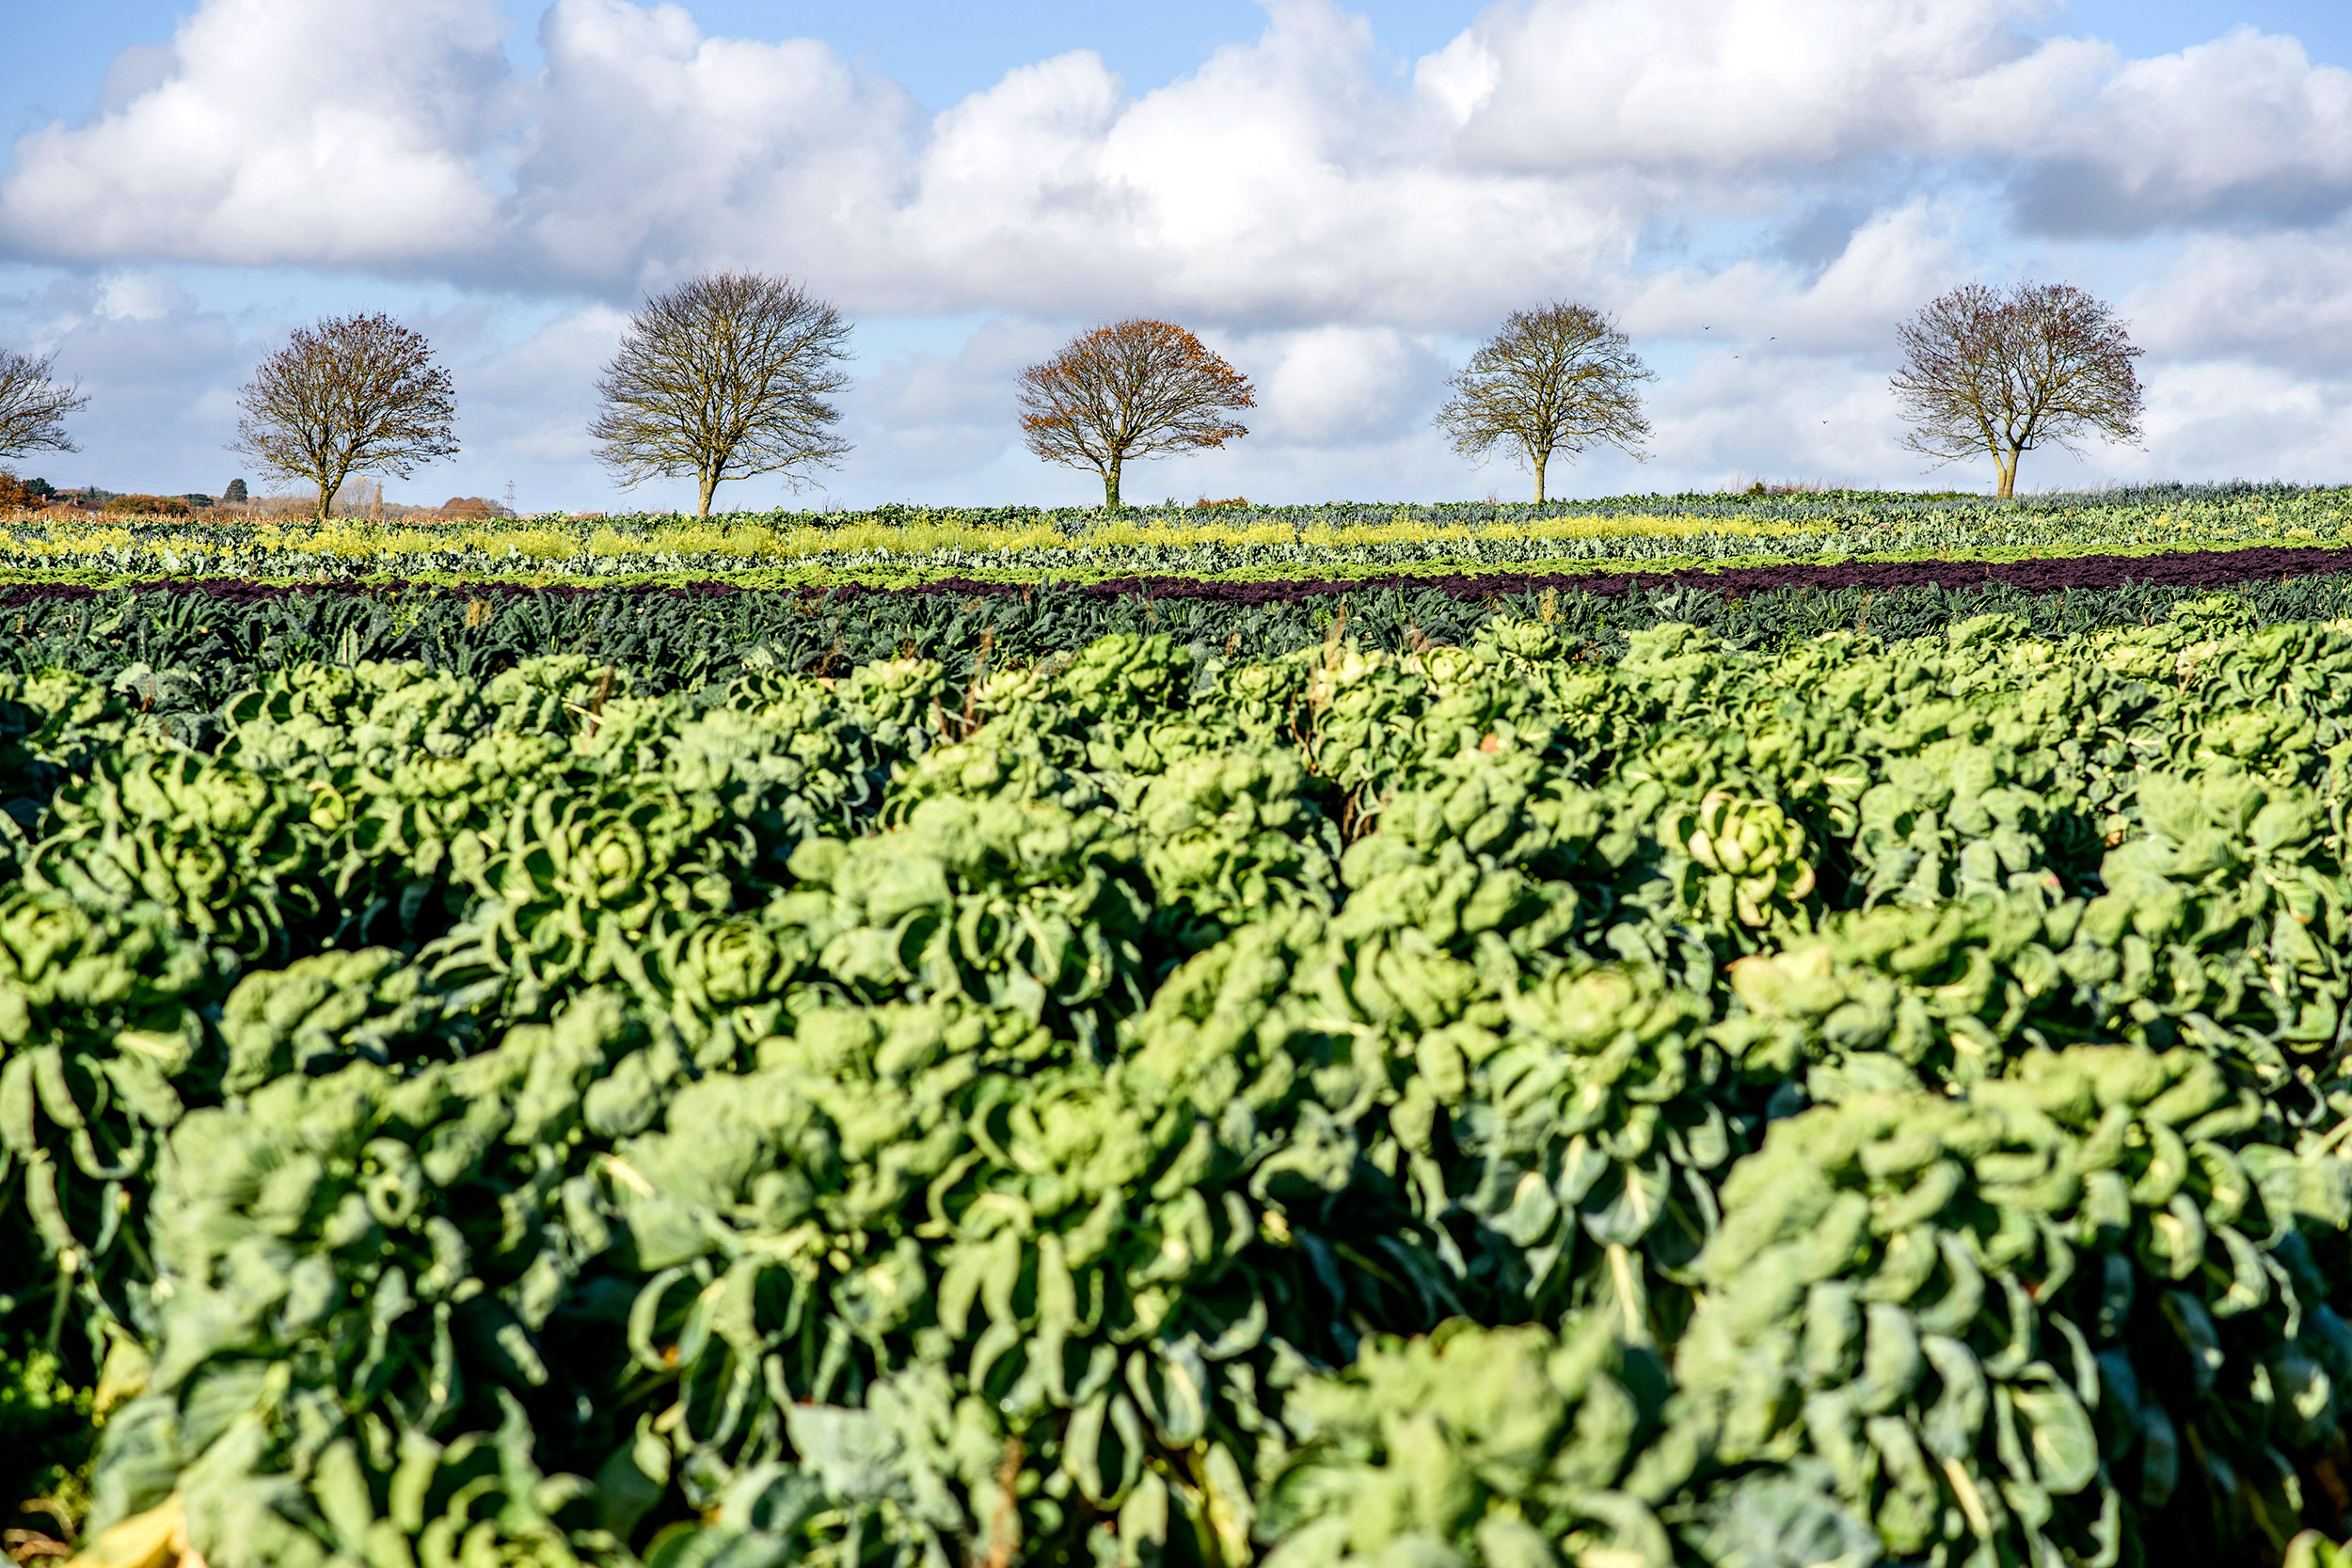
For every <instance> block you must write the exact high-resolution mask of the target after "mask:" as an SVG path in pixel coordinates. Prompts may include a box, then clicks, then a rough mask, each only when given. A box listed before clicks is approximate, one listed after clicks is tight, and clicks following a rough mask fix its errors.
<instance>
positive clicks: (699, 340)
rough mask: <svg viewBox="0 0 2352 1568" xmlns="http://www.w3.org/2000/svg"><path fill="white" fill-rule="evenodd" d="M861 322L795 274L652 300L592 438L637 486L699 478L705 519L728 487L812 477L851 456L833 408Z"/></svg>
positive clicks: (694, 282)
mask: <svg viewBox="0 0 2352 1568" xmlns="http://www.w3.org/2000/svg"><path fill="white" fill-rule="evenodd" d="M849 341H850V324H849V322H848V321H847V320H846V319H844V318H843V316H842V314H841V312H840V311H838V310H836V309H834V308H833V307H832V306H830V305H828V304H826V303H825V302H824V301H822V300H820V299H818V298H816V297H815V296H814V295H812V294H810V293H808V292H807V291H806V290H804V289H803V288H802V287H801V286H800V285H799V284H798V283H795V282H793V281H792V280H791V279H790V278H788V277H768V276H766V275H764V274H760V273H740V272H722V273H713V274H711V275H709V276H707V277H696V278H691V279H689V280H688V281H686V282H684V283H681V284H679V285H678V286H677V287H676V288H675V289H672V290H671V291H670V292H669V293H664V294H659V295H653V296H649V297H648V298H647V299H646V301H645V304H644V309H640V310H639V311H638V312H637V314H636V315H634V316H632V317H631V318H630V319H629V324H628V329H627V330H626V331H625V332H623V333H622V334H621V352H620V353H619V354H618V355H617V356H614V358H613V360H612V363H611V364H609V365H607V366H606V367H605V368H604V375H603V378H602V379H600V380H599V381H598V382H597V383H596V394H597V396H598V397H600V398H601V399H603V401H604V409H603V411H602V412H601V413H599V414H598V415H597V416H596V422H595V423H594V424H591V425H590V426H589V427H588V434H589V435H591V436H595V437H596V440H597V441H598V442H599V443H601V451H599V452H598V454H597V455H598V456H600V457H601V458H602V459H603V461H604V464H605V466H606V467H609V468H611V469H612V471H613V473H614V474H615V475H616V476H617V477H618V478H619V479H620V481H621V483H622V484H623V485H625V486H628V485H636V484H641V483H644V481H646V480H648V479H652V478H654V477H655V476H656V475H662V476H666V477H670V478H677V477H681V476H684V475H688V474H691V475H692V476H693V478H694V483H695V484H696V486H697V487H698V492H699V494H698V499H697V501H696V505H695V509H694V515H696V516H698V517H707V516H709V515H710V496H711V492H712V491H714V490H716V489H718V487H719V484H720V482H721V481H723V480H728V479H743V478H747V477H749V476H751V475H753V474H771V473H780V474H784V475H785V476H787V478H788V479H789V480H790V481H791V482H792V484H793V486H794V487H795V488H796V489H797V488H798V487H799V485H800V484H801V483H802V479H803V471H804V470H806V469H809V468H816V467H831V466H832V465H833V464H834V463H836V462H838V461H839V460H840V458H841V455H842V454H843V453H844V452H847V451H849V450H850V446H849V443H848V442H846V441H843V440H841V439H839V438H838V437H837V436H834V432H833V426H834V423H835V422H836V421H838V420H839V419H840V418H841V411H840V410H839V409H838V408H836V407H835V406H834V404H831V403H829V402H827V401H826V400H827V399H828V398H830V397H832V396H833V395H834V393H836V392H838V391H840V390H841V389H842V388H844V387H847V386H848V385H849V384H850V378H849V376H848V375H847V374H846V373H845V372H842V371H841V369H840V368H839V366H840V362H841V361H842V360H844V359H847V358H848V357H849V356H850V354H849Z"/></svg>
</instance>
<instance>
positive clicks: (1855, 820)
mask: <svg viewBox="0 0 2352 1568" xmlns="http://www.w3.org/2000/svg"><path fill="white" fill-rule="evenodd" d="M2347 522H2352V496H2347V495H2345V494H2344V493H2342V492H2318V491H2296V490H2284V489H2263V488H2254V487H2239V488H2232V489H2218V490H2165V491H2152V492H2140V493H2129V494H2120V495H2110V496H2106V497H2101V498H2058V499H2050V500H2046V501H2035V502H2029V503H2025V504H2021V505H2015V506H1993V505H1987V504H1983V503H1980V502H1966V501H1952V500H1941V499H1939V500H1929V499H1903V498H1883V497H1880V498H1872V497H1851V496H1818V495H1817V496H1798V497H1767V498H1756V499H1728V498H1715V499H1704V500H1698V499H1690V498H1677V499H1674V500H1672V501H1667V500H1640V501H1629V502H1623V503H1611V504H1607V505H1591V504H1586V505H1584V506H1583V507H1582V508H1581V509H1579V508H1578V507H1573V506H1561V507H1554V508H1551V509H1548V511H1547V513H1546V515H1540V516H1539V515H1535V514H1534V509H1532V508H1469V509H1435V508H1419V509H1413V508H1393V507H1391V508H1370V507H1366V508H1356V509H1341V508H1321V509H1306V508H1300V509H1290V510H1288V511H1284V512H1279V513H1278V512H1273V511H1265V512H1259V513H1250V514H1246V515H1225V514H1217V515H1215V520H1214V521H1210V520H1204V515H1202V514H1196V513H1190V512H1152V513H1146V514H1143V515H1136V516H1131V517H1129V518H1126V519H1123V520H1114V521H1112V522H1110V523H1107V524H1098V523H1095V522H1093V521H1091V520H1089V519H1088V518H1085V517H1083V516H1081V515H1074V514H1073V515H1041V514H1017V515H1016V514H955V515H946V514H927V515H907V514H898V513H894V514H891V515H887V516H883V517H880V518H876V517H862V518H851V519H848V520H834V521H827V522H822V523H819V522H815V521H810V520H807V519H800V520H795V519H792V518H769V519H732V520H727V521H725V522H723V523H722V524H718V525H713V526H709V527H696V526H693V525H689V524H684V523H680V522H676V521H674V520H670V519H586V520H581V521H579V522H565V521H563V520H560V519H548V520H538V521H531V522H518V523H516V524H514V525H512V526H505V525H497V526H490V527H485V528H484V529H481V530H477V531H473V532H470V533H452V532H451V531H425V530H421V529H413V528H411V529H401V528H386V529H369V528H366V527H364V526H362V525H357V524H355V525H351V526H350V527H348V528H342V529H338V530H336V531H331V532H329V533H327V534H325V535H322V534H318V533H315V532H313V531H310V530H309V529H308V528H307V527H306V528H304V529H300V530H292V531H275V530H272V529H269V528H267V527H264V526H253V525H244V524H238V525H233V526H229V527H213V528H207V527H205V526H203V525H191V524H156V525H133V526H128V527H121V528H112V527H107V528H101V527H98V526H96V525H93V524H85V523H80V522H76V521H72V520H65V521H53V520H48V519H31V520H23V521H19V522H16V523H12V524H11V523H5V522H0V568H4V569H5V570H4V571H0V628H5V629H4V631H0V805H4V806H5V812H4V813H0V859H4V860H5V865H6V870H5V873H0V1493H5V1494H6V1495H7V1501H8V1502H13V1501H14V1500H15V1499H16V1498H18V1497H24V1498H38V1499H47V1501H46V1502H45V1503H44V1504H43V1505H42V1506H43V1507H45V1508H48V1509H51V1510H53V1511H54V1513H49V1514H41V1515H38V1516H35V1515H27V1516H25V1522H26V1523H27V1525H28V1527H29V1526H40V1527H41V1528H45V1529H47V1530H49V1531H50V1532H51V1533H52V1534H54V1535H56V1537H58V1538H59V1539H60V1540H64V1539H69V1538H72V1537H73V1536H75V1535H77V1534H78V1536H79V1539H80V1543H81V1545H82V1548H83V1549H84V1550H85V1551H86V1552H87V1553H88V1554H90V1556H91V1558H92V1560H98V1561H106V1562H110V1563H115V1564H128V1563H134V1562H135V1563H138V1564H140V1565H141V1568H151V1565H153V1564H158V1563H163V1562H168V1561H171V1560H174V1559H175V1557H176V1558H179V1559H180V1560H183V1561H184V1560H187V1559H188V1558H189V1557H192V1556H193V1557H200V1558H201V1559H202V1560H203V1561H204V1562H205V1563H206V1564H209V1565H210V1568H248V1565H251V1568H260V1565H270V1568H278V1565H284V1568H325V1565H327V1564H330V1563H332V1564H335V1565H336V1568H343V1565H347V1564H348V1565H358V1564H365V1565H366V1568H457V1565H460V1564H462V1565H464V1568H489V1565H491V1564H501V1565H505V1564H525V1563H528V1564H532V1565H547V1568H570V1565H573V1564H579V1563H588V1564H597V1565H613V1568H619V1565H627V1564H636V1563H644V1564H647V1565H650V1568H687V1565H694V1568H702V1565H706V1564H724V1565H727V1568H751V1565H755V1564H756V1565H762V1568H764V1565H767V1564H783V1563H797V1562H807V1563H811V1564H822V1565H828V1568H849V1565H851V1564H859V1565H864V1564H882V1563H891V1564H906V1565H909V1568H913V1565H915V1564H923V1565H926V1568H929V1565H932V1564H937V1565H940V1568H947V1565H955V1568H961V1565H963V1564H967V1563H972V1564H987V1565H990V1568H1010V1565H1012V1564H1015V1563H1070V1564H1079V1563H1086V1564H1102V1565H1104V1568H1112V1565H1128V1564H1134V1565H1138V1568H1139V1565H1141V1564H1147V1563H1152V1564H1157V1563H1167V1564H1179V1563H1183V1564H1192V1563H1200V1564H1211V1563H1219V1564H1230V1565H1233V1568H1240V1565H1243V1564H1252V1563H1263V1564H1266V1565H1267V1568H1329V1565H1337V1564H1341V1563H1353V1562H1359V1561H1360V1562H1363V1563H1366V1564H1370V1563H1373V1562H1375V1561H1376V1562H1379V1563H1381V1564H1384V1565H1393V1568H1404V1565H1406V1564H1415V1565H1420V1564H1427V1565H1431V1568H1436V1565H1439V1564H1457V1563H1458V1564H1470V1563H1484V1564H1491V1565H1494V1568H1537V1565H1540V1564H1551V1563H1556V1564H1561V1565H1563V1568H1635V1565H1641V1568H1667V1565H1670V1564H1677V1563H1680V1564H1696V1563H1707V1564H1720V1565H1724V1568H1732V1565H1739V1568H1780V1565H1787V1568H1801V1565H1807V1564H1816V1565H1818V1564H1839V1565H1846V1568H1868V1565H1875V1564H1879V1563H1939V1564H1951V1565H1955V1568H1957V1565H1960V1564H1971V1565H1974V1564H1985V1565H1994V1564H2000V1565H2008V1564H2018V1565H2031V1568H2043V1565H2052V1568H2056V1565H2061V1564H2068V1565H2072V1564H2080V1565H2090V1564H2102V1565H2105V1564H2116V1563H2142V1562H2145V1563H2175V1562H2177V1563H2183V1564H2191V1563H2195V1564H2206V1563H2221V1562H2227V1563H2240V1562H2244V1563H2271V1562H2278V1561H2280V1560H2282V1559H2283V1560H2289V1561H2291V1562H2293V1563H2295V1564H2296V1568H2304V1565H2306V1564H2312V1563H2316V1562H2317V1561H2319V1560H2320V1559H2319V1558H2318V1557H2317V1556H2316V1555H2315V1554H2314V1553H2313V1550H2312V1545H2313V1542H2314V1541H2315V1540H2316V1539H2317V1537H2314V1536H2312V1535H2309V1534H2304V1533H2303V1532H2307V1531H2316V1532H2318V1534H2319V1535H2320V1536H2324V1537H2326V1538H2328V1539H2329V1540H2335V1541H2341V1540H2343V1539H2344V1537H2345V1536H2346V1535H2347V1534H2352V1517H2347V1510H2348V1509H2352V1449H2347V1444H2346V1436H2347V1423H2348V1422H2352V1325H2348V1324H2347V1319H2352V1078H2348V1077H2347V1070H2346V1062H2345V1042H2346V1039H2347V1036H2348V1034H2352V1013H2348V1012H2347V1001H2348V1000H2352V879H2348V877H2347V866H2346V847H2345V841H2344V832H2345V821H2346V814H2347V809H2348V807H2352V775H2348V773H2347V768H2352V595H2347V594H2346V593H2345V588H2344V584H2345V583H2346V581H2347V578H2346V577H2345V576H2344V573H2345V569H2346V566H2347V564H2352V553H2348V552H2352V528H2347V527H2346V524H2347ZM2298 1538H2299V1544H2297V1545H2296V1546H2295V1547H2294V1548H2293V1552H2292V1554H2291V1555H2290V1543H2291V1542H2296V1541H2298ZM2324 1550H2326V1551H2328V1553H2330V1554H2331V1555H2332V1551H2333V1548H2324Z"/></svg>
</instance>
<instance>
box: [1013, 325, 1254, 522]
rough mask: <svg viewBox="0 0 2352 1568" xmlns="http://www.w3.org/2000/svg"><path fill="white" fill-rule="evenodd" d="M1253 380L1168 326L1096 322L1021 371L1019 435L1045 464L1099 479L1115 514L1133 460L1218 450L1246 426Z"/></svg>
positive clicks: (1181, 330)
mask: <svg viewBox="0 0 2352 1568" xmlns="http://www.w3.org/2000/svg"><path fill="white" fill-rule="evenodd" d="M1255 406H1256V402H1255V399H1254V396H1253V394H1252V392H1251V389H1250V386H1249V378H1248V376H1246V375H1244V374H1242V373H1241V372H1239V371H1237V370H1235V369H1233V367H1232V366H1231V365H1229V364H1227V363H1226V362H1225V360H1224V359H1223V358H1222V357H1221V356H1218V355H1216V353H1214V352H1213V351H1212V350H1211V349H1210V348H1209V347H1208V345H1207V344H1205V343H1203V342H1201V341H1200V339H1198V338H1196V337H1194V336H1193V335H1192V334H1191V333H1189V332H1187V331H1185V330H1184V328H1183V327H1181V326H1176V325H1171V324H1170V323H1168V322H1155V321H1124V322H1120V323H1119V324H1118V325H1116V326H1098V327H1096V328H1095V329H1094V330H1093V331H1091V332H1087V333H1082V334H1080V335H1079V336H1078V337H1076V338H1073V339H1072V340H1071V341H1070V342H1069V343H1067V344H1066V345H1064V346H1063V348H1062V350H1061V352H1060V353H1058V354H1057V355H1055V356H1053V357H1052V358H1051V359H1048V360H1046V361H1045V362H1044V363H1043V364H1041V365H1031V366H1030V367H1029V368H1028V369H1027V370H1025V371H1023V372H1021V429H1022V433H1023V435H1024V436H1025V437H1026V439H1027V442H1028V447H1029V450H1030V451H1033V452H1035V453H1037V454H1038V456H1040V457H1042V458H1043V459H1045V461H1047V462H1048V463H1060V464H1065V465H1067V466H1068V467H1073V468H1092V469H1093V470H1094V471H1095V472H1097V473H1099V474H1101V475H1102V476H1103V507H1104V510H1105V511H1108V512H1116V511H1118V510H1119V474H1120V468H1121V467H1124V466H1125V465H1126V464H1128V463H1130V462H1133V461H1135V460H1136V459H1139V458H1146V457H1161V456H1165V455H1167V454H1168V453H1169V452H1178V451H1198V450H1200V449H1202V448H1205V447H1221V446H1223V445H1224V444H1225V443H1226V442H1228V441H1230V440H1232V439H1233V438H1234V437H1236V436H1247V435H1248V434H1249V427H1248V426H1247V425H1245V424H1242V423H1241V422H1240V421H1238V420H1235V419H1234V418H1233V415H1234V414H1235V413H1236V412H1237V411H1239V410H1241V409H1244V408H1251V407H1255Z"/></svg>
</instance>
